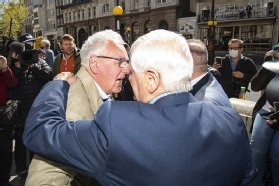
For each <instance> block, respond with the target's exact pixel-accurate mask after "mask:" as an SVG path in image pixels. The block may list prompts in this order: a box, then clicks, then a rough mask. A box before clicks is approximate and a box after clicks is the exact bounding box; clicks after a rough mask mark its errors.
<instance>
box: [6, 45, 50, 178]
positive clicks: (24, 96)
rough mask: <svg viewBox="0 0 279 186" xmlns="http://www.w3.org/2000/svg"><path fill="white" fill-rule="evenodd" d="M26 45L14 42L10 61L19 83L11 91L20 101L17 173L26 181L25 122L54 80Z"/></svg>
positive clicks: (47, 68) (16, 150) (48, 67)
mask: <svg viewBox="0 0 279 186" xmlns="http://www.w3.org/2000/svg"><path fill="white" fill-rule="evenodd" d="M25 46H26V45H25V44H24V43H21V42H18V41H14V42H13V43H12V44H11V50H10V54H9V58H8V60H10V61H9V63H10V68H11V70H12V71H13V73H14V74H15V76H16V78H17V80H18V83H17V85H16V86H15V87H14V88H13V89H11V91H10V93H11V99H15V100H20V101H21V104H20V108H19V113H20V114H19V116H18V117H17V118H16V121H15V125H16V127H15V142H16V143H15V157H14V158H15V163H16V172H17V173H18V175H20V177H22V178H23V179H25V177H26V175H27V164H28V162H27V156H26V152H27V150H26V148H25V146H24V145H23V143H22V134H23V129H24V125H25V120H26V117H27V115H28V112H29V110H30V107H31V105H32V103H33V101H34V99H35V98H36V96H37V94H38V93H39V92H40V90H41V88H42V87H43V85H44V84H45V83H47V82H48V81H50V80H52V69H51V67H50V66H49V65H48V64H47V63H46V62H45V61H44V60H42V59H38V56H35V55H37V51H36V50H24V48H25Z"/></svg>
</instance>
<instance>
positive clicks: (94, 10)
mask: <svg viewBox="0 0 279 186" xmlns="http://www.w3.org/2000/svg"><path fill="white" fill-rule="evenodd" d="M93 16H94V17H96V6H93Z"/></svg>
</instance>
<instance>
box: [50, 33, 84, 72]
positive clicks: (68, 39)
mask: <svg viewBox="0 0 279 186" xmlns="http://www.w3.org/2000/svg"><path fill="white" fill-rule="evenodd" d="M60 46H61V50H62V52H61V53H59V54H58V55H57V56H56V57H55V60H54V64H53V76H56V75H57V74H59V73H60V72H72V73H74V74H76V73H77V72H78V70H79V68H80V66H81V65H80V61H81V59H80V54H79V49H78V48H77V47H76V44H75V39H74V38H73V37H72V36H71V35H70V34H65V35H63V36H62V37H61V38H60Z"/></svg>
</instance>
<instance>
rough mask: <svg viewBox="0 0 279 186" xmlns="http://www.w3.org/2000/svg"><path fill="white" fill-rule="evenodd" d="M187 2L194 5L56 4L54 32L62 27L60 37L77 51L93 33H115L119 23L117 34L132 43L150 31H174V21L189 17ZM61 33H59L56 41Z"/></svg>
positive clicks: (163, 0) (62, 0)
mask: <svg viewBox="0 0 279 186" xmlns="http://www.w3.org/2000/svg"><path fill="white" fill-rule="evenodd" d="M190 2H191V4H194V0H191V1H181V0H180V1H179V0H172V1H170V0H117V1H115V0H101V1H97V0H91V1H90V0H56V10H57V30H60V29H61V28H62V26H63V33H69V34H71V35H72V36H73V37H74V38H75V40H76V43H77V46H78V47H81V46H82V43H83V42H84V40H86V39H87V37H88V36H89V35H91V34H93V33H94V32H96V31H99V30H104V29H108V28H109V29H113V30H116V20H119V22H120V30H119V32H120V34H121V35H122V36H123V38H124V39H125V40H126V42H127V43H132V42H133V41H135V40H136V39H137V38H138V37H139V36H141V35H143V34H145V33H147V32H149V31H151V30H155V29H167V30H172V31H177V19H178V18H179V17H181V16H183V15H184V14H186V15H193V13H191V11H190V6H189V5H190ZM181 4H183V5H184V6H183V7H181V6H180V5H181ZM117 5H120V6H121V7H122V8H123V14H122V15H121V16H114V15H113V14H112V9H113V8H114V7H115V6H117ZM191 7H192V8H193V6H191ZM61 14H62V15H63V19H62V16H61ZM63 33H62V32H59V33H58V37H59V36H61V35H62V34H63ZM60 34H61V35H60Z"/></svg>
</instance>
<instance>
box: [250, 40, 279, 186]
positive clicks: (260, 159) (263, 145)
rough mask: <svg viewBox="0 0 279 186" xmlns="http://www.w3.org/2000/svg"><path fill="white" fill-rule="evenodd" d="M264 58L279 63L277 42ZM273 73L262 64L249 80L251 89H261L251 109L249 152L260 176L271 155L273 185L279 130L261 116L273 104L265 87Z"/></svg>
mask: <svg viewBox="0 0 279 186" xmlns="http://www.w3.org/2000/svg"><path fill="white" fill-rule="evenodd" d="M264 60H265V61H271V62H273V63H276V64H278V65H279V44H277V45H275V46H274V47H273V49H272V51H268V52H267V53H266V55H265V59H264ZM275 75H276V73H275V72H272V71H271V70H269V69H267V68H265V67H264V66H263V67H262V68H261V69H260V70H259V72H258V73H257V74H256V75H255V76H254V77H253V78H252V80H251V89H252V90H253V91H263V94H262V96H261V97H260V98H259V100H258V101H257V103H256V105H255V107H254V111H253V116H254V117H255V119H254V122H253V130H252V136H251V152H252V160H253V162H254V163H255V165H256V167H257V168H258V170H259V174H260V176H261V177H262V178H263V177H264V174H265V172H266V160H267V157H268V156H269V155H270V156H271V164H272V175H273V176H272V179H273V185H279V177H278V176H277V175H278V172H279V148H278V145H279V131H278V129H277V130H276V128H275V124H276V122H272V123H271V122H270V123H268V122H267V121H266V119H265V118H264V117H262V115H264V114H269V112H270V108H271V107H272V106H273V105H270V104H269V102H268V101H267V97H266V91H265V89H266V87H267V85H268V83H269V82H270V81H271V80H272V79H273V78H274V77H275ZM277 109H279V108H277Z"/></svg>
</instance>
